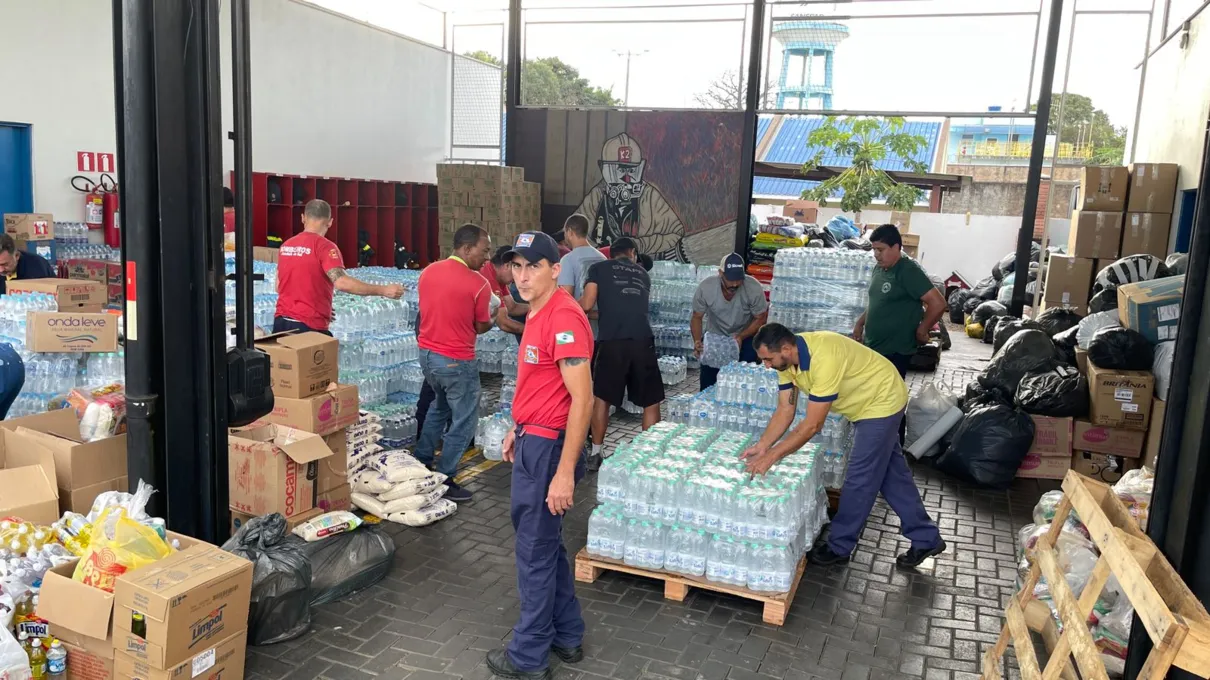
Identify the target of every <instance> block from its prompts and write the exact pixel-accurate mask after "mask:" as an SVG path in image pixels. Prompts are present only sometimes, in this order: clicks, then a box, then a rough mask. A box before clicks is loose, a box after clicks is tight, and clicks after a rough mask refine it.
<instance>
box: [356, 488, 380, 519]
mask: <svg viewBox="0 0 1210 680" xmlns="http://www.w3.org/2000/svg"><path fill="white" fill-rule="evenodd" d="M349 499H350V500H352V501H353V505H356V506H357V507H359V508H361V509H362V510H365V511H366V512H368V513H370V514H371V515H374V516H375V517H382V518H384V519H385V518H386V516H387V511H386V510H385V509H384V508H385V506H384V505H383V504H382V502H380V501H379V500H378V499H377V498H374V497H373V496H367V495H366V494H364V493H354V494H349Z"/></svg>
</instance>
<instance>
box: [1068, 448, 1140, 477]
mask: <svg viewBox="0 0 1210 680" xmlns="http://www.w3.org/2000/svg"><path fill="white" fill-rule="evenodd" d="M1138 466H1139V461H1138V459H1137V458H1123V457H1121V456H1111V455H1108V454H1104V453H1093V452H1091V451H1076V452H1075V454H1074V455H1072V457H1071V469H1072V470H1075V471H1076V472H1078V473H1080V474H1082V475H1084V476H1086V477H1092V478H1093V479H1096V480H1099V481H1102V482H1105V483H1106V484H1113V483H1114V482H1116V481H1118V480H1119V479H1121V478H1122V475H1124V474H1126V473H1127V472H1129V471H1130V470H1134V469H1136V468H1138Z"/></svg>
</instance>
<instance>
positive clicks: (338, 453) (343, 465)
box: [315, 430, 349, 493]
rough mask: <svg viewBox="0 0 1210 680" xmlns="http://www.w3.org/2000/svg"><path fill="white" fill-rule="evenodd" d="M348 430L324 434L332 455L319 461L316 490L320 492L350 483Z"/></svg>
mask: <svg viewBox="0 0 1210 680" xmlns="http://www.w3.org/2000/svg"><path fill="white" fill-rule="evenodd" d="M346 431H347V430H338V431H336V432H333V433H332V434H329V435H326V436H324V443H325V444H327V446H328V448H329V449H331V450H332V455H331V457H329V458H324V459H323V460H321V461H319V477H318V479H316V480H315V490H316V491H318V492H319V493H323V492H325V491H331V490H332V489H335V488H336V487H339V486H344V485H346V484H348V483H349V447H348V444H347V443H346V441H345V432H346Z"/></svg>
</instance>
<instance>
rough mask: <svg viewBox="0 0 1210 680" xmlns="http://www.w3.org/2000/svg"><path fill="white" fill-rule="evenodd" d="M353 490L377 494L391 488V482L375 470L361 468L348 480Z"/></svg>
mask: <svg viewBox="0 0 1210 680" xmlns="http://www.w3.org/2000/svg"><path fill="white" fill-rule="evenodd" d="M350 483H351V484H352V486H353V491H356V492H357V493H364V494H367V495H377V494H380V493H386V492H387V491H390V490H391V487H392V486H393V484H391V482H390V481H388V480H387V478H386V477H384V476H383V475H382V473H381V472H379V471H377V470H362V471H361V472H358V473H357V474H355V475H353V478H352V479H351V480H350Z"/></svg>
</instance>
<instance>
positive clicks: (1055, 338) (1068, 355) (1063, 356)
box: [1050, 326, 1080, 366]
mask: <svg viewBox="0 0 1210 680" xmlns="http://www.w3.org/2000/svg"><path fill="white" fill-rule="evenodd" d="M1079 331H1080V327H1079V326H1072V327H1071V328H1068V329H1067V330H1065V331H1063V332H1061V333H1055V334H1054V335H1052V336H1050V340H1051V342H1053V343H1055V349H1057V350H1059V360H1060V361H1062V362H1063V363H1065V364H1067V365H1068V366H1075V365H1076V347H1078V346H1079V342H1078V340H1077V339H1076V334H1077V333H1079Z"/></svg>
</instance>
